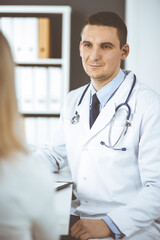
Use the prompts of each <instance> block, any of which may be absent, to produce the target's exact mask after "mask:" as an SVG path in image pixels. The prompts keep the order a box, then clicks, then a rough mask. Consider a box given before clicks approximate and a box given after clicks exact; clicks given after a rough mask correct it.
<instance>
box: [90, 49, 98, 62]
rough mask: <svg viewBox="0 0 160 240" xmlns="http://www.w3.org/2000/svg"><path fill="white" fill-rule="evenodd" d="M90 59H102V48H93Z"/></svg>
mask: <svg viewBox="0 0 160 240" xmlns="http://www.w3.org/2000/svg"><path fill="white" fill-rule="evenodd" d="M90 59H91V60H94V61H96V60H99V59H100V50H99V48H96V47H95V48H93V49H92V51H91V54H90Z"/></svg>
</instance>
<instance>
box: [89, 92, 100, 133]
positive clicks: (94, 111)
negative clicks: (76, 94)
mask: <svg viewBox="0 0 160 240" xmlns="http://www.w3.org/2000/svg"><path fill="white" fill-rule="evenodd" d="M98 114H99V100H98V98H97V94H96V93H95V94H94V95H93V96H92V104H91V109H90V128H91V127H92V125H93V123H94V122H95V120H96V118H97V117H98Z"/></svg>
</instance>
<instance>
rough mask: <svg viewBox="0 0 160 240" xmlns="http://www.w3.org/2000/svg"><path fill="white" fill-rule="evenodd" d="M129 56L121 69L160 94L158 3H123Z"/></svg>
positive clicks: (141, 0) (155, 0)
mask: <svg viewBox="0 0 160 240" xmlns="http://www.w3.org/2000/svg"><path fill="white" fill-rule="evenodd" d="M126 25H127V27H128V43H129V45H130V54H129V56H128V58H127V60H126V62H125V68H126V69H128V70H132V71H134V73H135V74H136V75H137V78H138V79H139V80H140V81H142V82H144V83H145V84H147V85H148V86H150V87H151V88H153V89H154V90H155V91H157V92H158V93H160V0H126Z"/></svg>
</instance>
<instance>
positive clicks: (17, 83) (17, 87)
mask: <svg viewBox="0 0 160 240" xmlns="http://www.w3.org/2000/svg"><path fill="white" fill-rule="evenodd" d="M15 90H16V97H17V102H18V110H19V112H20V110H21V108H22V106H21V102H22V96H21V95H22V92H21V67H15Z"/></svg>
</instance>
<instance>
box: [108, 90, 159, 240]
mask: <svg viewBox="0 0 160 240" xmlns="http://www.w3.org/2000/svg"><path fill="white" fill-rule="evenodd" d="M147 96H148V97H146V95H145V96H144V94H143V95H141V96H139V100H138V103H139V106H137V112H138V114H139V115H143V116H141V121H139V123H137V124H139V142H138V143H137V146H136V147H137V151H138V159H137V161H138V166H139V175H140V179H141V185H142V187H141V190H140V191H139V192H138V193H137V196H136V197H135V198H134V199H133V200H132V201H130V202H128V204H127V205H125V206H122V207H119V208H116V209H114V210H113V211H111V212H110V213H109V214H108V215H109V217H110V218H111V219H112V220H113V221H114V223H115V224H116V225H117V226H118V228H119V229H120V230H121V231H122V232H123V233H124V234H125V235H126V236H130V235H131V234H133V233H135V232H137V231H139V230H140V229H142V228H146V227H148V226H149V225H151V224H152V223H153V222H155V221H156V220H157V219H158V218H159V217H160V98H159V96H158V97H157V95H155V94H150V95H149V94H148V95H147ZM147 98H148V99H147ZM137 129H138V128H137ZM133 181H134V179H133ZM157 221H158V220H157Z"/></svg>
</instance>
